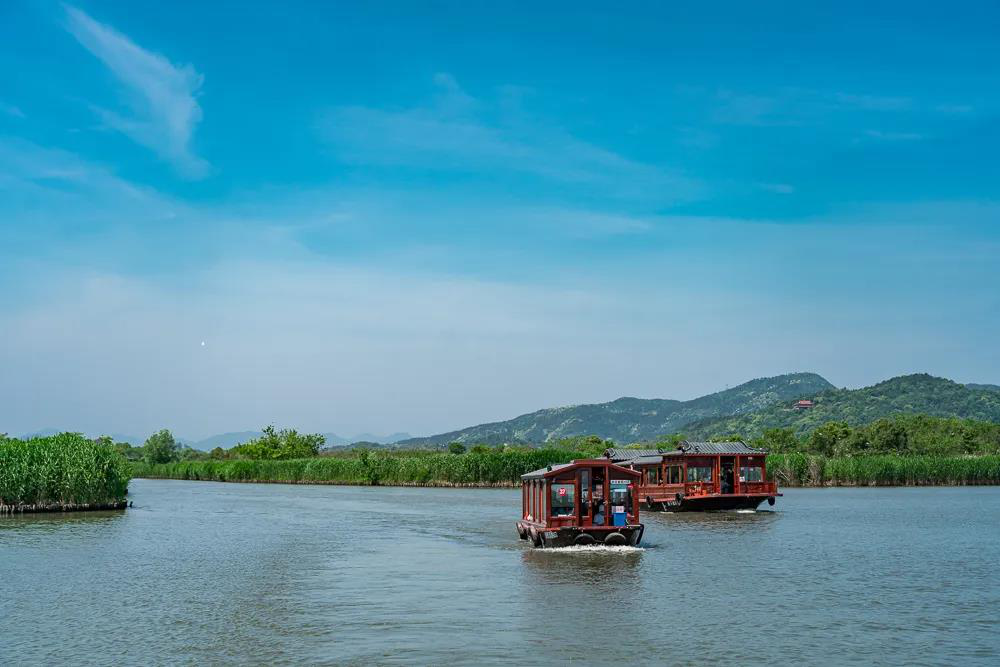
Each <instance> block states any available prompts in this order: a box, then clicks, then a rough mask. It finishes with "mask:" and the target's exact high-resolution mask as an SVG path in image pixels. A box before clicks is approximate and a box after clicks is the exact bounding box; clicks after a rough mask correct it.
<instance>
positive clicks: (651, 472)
mask: <svg viewBox="0 0 1000 667" xmlns="http://www.w3.org/2000/svg"><path fill="white" fill-rule="evenodd" d="M659 483H660V469H659V468H646V484H649V485H651V486H655V485H656V484H659Z"/></svg>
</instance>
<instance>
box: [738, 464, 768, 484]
mask: <svg viewBox="0 0 1000 667" xmlns="http://www.w3.org/2000/svg"><path fill="white" fill-rule="evenodd" d="M740 481H741V482H762V481H764V470H763V469H762V468H760V467H759V466H741V467H740Z"/></svg>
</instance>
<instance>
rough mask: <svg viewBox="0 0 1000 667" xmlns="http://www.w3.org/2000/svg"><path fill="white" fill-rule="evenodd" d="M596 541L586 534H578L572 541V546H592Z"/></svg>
mask: <svg viewBox="0 0 1000 667" xmlns="http://www.w3.org/2000/svg"><path fill="white" fill-rule="evenodd" d="M596 541H597V540H595V539H594V536H593V535H588V534H587V533H580V534H579V535H577V536H576V539H575V540H573V544H576V545H579V546H581V547H585V546H589V545H591V544H593V543H594V542H596Z"/></svg>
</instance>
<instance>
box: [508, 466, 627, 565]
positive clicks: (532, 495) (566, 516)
mask: <svg viewBox="0 0 1000 667" xmlns="http://www.w3.org/2000/svg"><path fill="white" fill-rule="evenodd" d="M641 475H642V474H641V473H640V472H639V471H637V470H632V469H630V468H626V467H623V466H620V465H616V464H615V463H614V462H612V461H611V460H609V459H607V458H603V459H584V460H580V461H570V462H569V463H562V464H557V465H550V466H547V467H545V468H542V469H540V470H534V471H532V472H529V473H527V474H525V475H521V520H520V521H518V522H517V534H518V537H520V538H521V539H522V540H530V541H531V543H532V544H533V545H534V546H536V547H563V546H572V545H590V544H607V545H613V546H622V545H633V546H635V545H637V544H639V540H641V539H642V532H643V526H642V524H641V523H639V496H638V495H637V494H636V493H635V489H636V487H637V485H638V484H639V479H640V477H641Z"/></svg>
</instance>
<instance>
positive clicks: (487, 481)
mask: <svg viewBox="0 0 1000 667" xmlns="http://www.w3.org/2000/svg"><path fill="white" fill-rule="evenodd" d="M587 456H588V455H587V454H586V453H582V452H568V451H566V450H561V449H537V450H533V451H503V452H497V451H491V452H487V453H467V454H460V455H455V454H427V453H420V454H418V455H414V456H404V455H400V454H399V453H398V452H393V453H381V452H365V453H363V454H361V455H360V456H355V457H353V458H347V457H322V458H312V459H293V460H287V461H254V460H229V461H181V462H177V463H163V464H157V465H151V464H145V463H139V464H135V466H134V474H135V476H136V477H149V478H159V479H188V480H205V481H218V482H283V483H290V484H358V485H376V486H377V485H386V486H514V485H517V484H519V483H520V478H521V475H522V474H524V473H526V472H528V471H531V470H537V469H538V468H543V467H545V466H547V465H550V464H554V463H565V462H567V461H569V460H571V459H574V458H577V459H579V458H587ZM767 465H768V473H769V476H770V477H772V478H773V479H777V480H778V483H779V485H780V486H925V485H927V486H929V485H962V484H1000V456H967V457H942V456H900V455H870V456H855V457H841V458H827V457H823V456H813V455H808V454H772V455H769V456H768V463H767Z"/></svg>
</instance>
